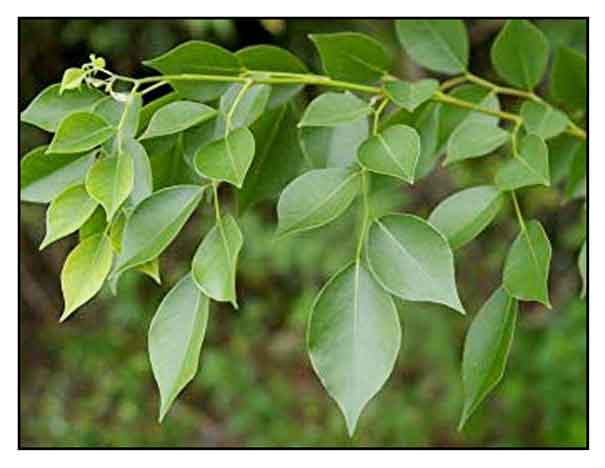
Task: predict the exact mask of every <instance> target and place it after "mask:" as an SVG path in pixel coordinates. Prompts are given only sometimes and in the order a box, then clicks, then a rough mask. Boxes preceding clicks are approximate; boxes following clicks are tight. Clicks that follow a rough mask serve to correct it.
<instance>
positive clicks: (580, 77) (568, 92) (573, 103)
mask: <svg viewBox="0 0 605 468" xmlns="http://www.w3.org/2000/svg"><path fill="white" fill-rule="evenodd" d="M587 73H588V68H587V66H586V57H585V56H584V55H582V54H581V53H580V52H578V51H576V50H574V49H570V48H568V47H560V48H559V49H558V50H557V53H556V54H555V59H554V62H553V66H552V76H551V79H550V94H551V95H552V96H553V98H554V99H556V100H557V101H559V102H561V103H562V104H564V105H565V107H566V108H568V107H570V108H572V109H577V110H585V109H586V104H587V96H588V93H587V88H586V87H587V84H588V79H587Z"/></svg>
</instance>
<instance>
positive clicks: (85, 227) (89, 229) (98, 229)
mask: <svg viewBox="0 0 605 468" xmlns="http://www.w3.org/2000/svg"><path fill="white" fill-rule="evenodd" d="M106 228H107V218H106V217H105V211H104V210H103V207H101V206H99V205H97V207H96V208H95V210H94V211H93V213H92V215H91V216H90V217H89V218H88V219H87V220H86V222H85V223H84V224H82V226H80V229H79V230H78V239H79V241H80V242H82V241H83V240H84V239H86V238H87V237H90V236H94V235H95V234H100V233H102V232H103V231H105V229H106Z"/></svg>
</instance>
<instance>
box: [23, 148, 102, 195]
mask: <svg viewBox="0 0 605 468" xmlns="http://www.w3.org/2000/svg"><path fill="white" fill-rule="evenodd" d="M46 150H47V147H46V146H38V147H37V148H34V149H33V150H31V151H30V152H29V153H27V154H26V155H25V156H23V158H22V159H21V162H20V176H21V178H20V184H19V185H20V192H19V199H20V200H21V201H26V202H33V203H48V202H50V201H51V200H52V199H54V198H55V197H56V196H57V195H59V194H60V193H61V192H63V191H64V190H65V189H67V188H68V187H71V186H73V185H77V184H79V183H82V182H83V181H84V177H85V176H86V173H87V172H88V169H89V168H90V166H91V165H92V163H93V162H94V160H95V158H94V153H86V154H83V155H82V154H79V155H78V154H46Z"/></svg>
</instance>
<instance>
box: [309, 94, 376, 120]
mask: <svg viewBox="0 0 605 468" xmlns="http://www.w3.org/2000/svg"><path fill="white" fill-rule="evenodd" d="M370 112H372V107H371V106H370V105H369V104H368V103H367V102H365V101H363V100H361V99H359V98H358V97H357V96H355V95H353V94H351V93H324V94H322V95H321V96H319V97H317V98H315V99H313V101H311V103H310V104H309V105H308V106H307V109H306V110H305V113H304V114H303V117H302V119H301V121H300V122H299V124H298V126H299V127H337V126H338V125H343V124H349V123H351V122H356V121H357V120H360V119H363V118H364V117H367V116H368V115H369V114H370Z"/></svg>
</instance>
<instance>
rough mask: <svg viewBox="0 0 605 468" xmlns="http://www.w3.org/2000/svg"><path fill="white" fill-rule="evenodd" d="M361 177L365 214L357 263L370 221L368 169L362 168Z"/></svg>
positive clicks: (358, 243)
mask: <svg viewBox="0 0 605 468" xmlns="http://www.w3.org/2000/svg"><path fill="white" fill-rule="evenodd" d="M360 175H361V193H362V196H363V212H362V216H363V218H362V221H361V231H360V232H359V239H358V241H357V250H356V252H355V261H356V262H359V261H360V259H361V251H362V250H363V243H364V241H365V237H366V231H367V229H368V221H369V220H370V205H369V201H368V182H367V169H366V168H365V167H362V168H361V170H360Z"/></svg>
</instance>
